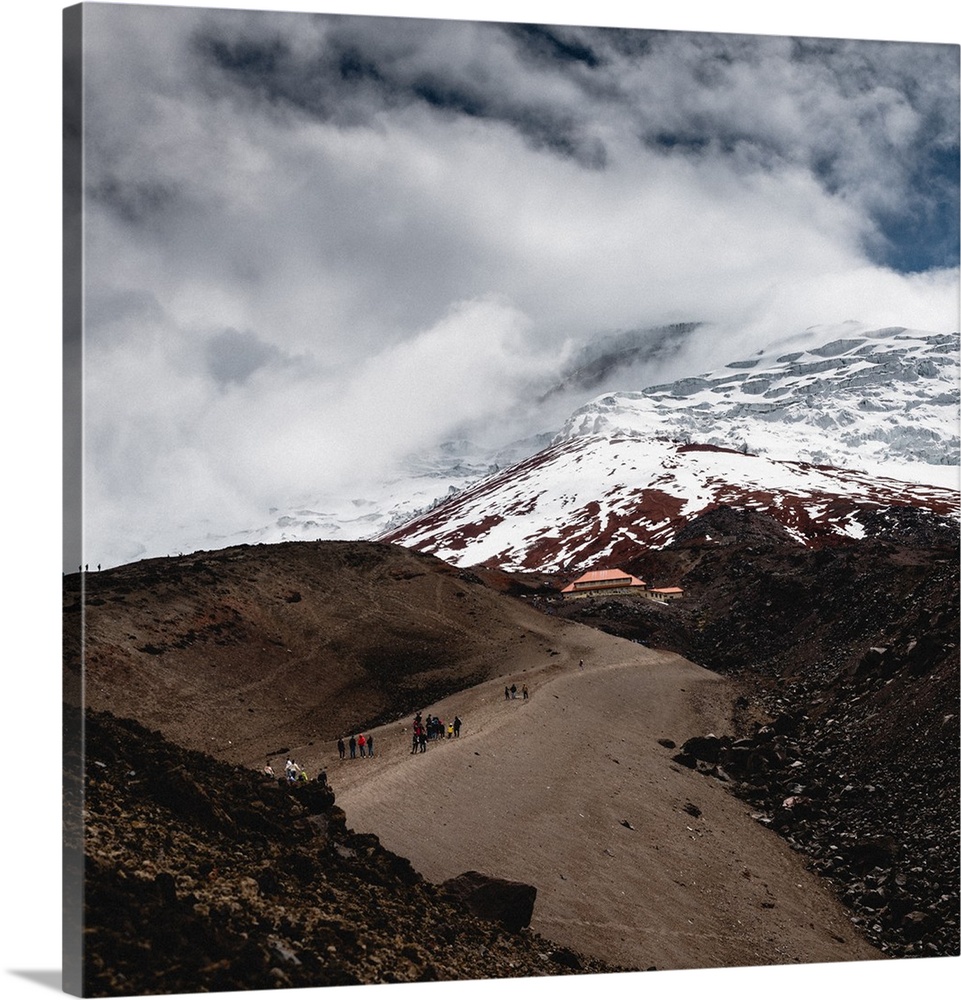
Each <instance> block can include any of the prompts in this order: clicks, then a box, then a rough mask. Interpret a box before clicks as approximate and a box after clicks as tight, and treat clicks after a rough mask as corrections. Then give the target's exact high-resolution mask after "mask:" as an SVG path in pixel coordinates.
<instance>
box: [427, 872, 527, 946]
mask: <svg viewBox="0 0 961 1000" xmlns="http://www.w3.org/2000/svg"><path fill="white" fill-rule="evenodd" d="M441 891H442V892H443V893H444V894H445V895H446V896H447V897H448V898H449V899H450V900H451V902H453V903H454V904H455V905H457V906H461V907H463V908H464V909H466V910H467V911H468V912H470V913H472V914H474V916H475V917H480V918H481V919H483V920H491V921H495V922H496V923H499V924H502V925H503V926H504V927H506V928H507V929H508V930H510V931H514V932H515V933H516V932H517V931H519V930H520V929H521V928H522V927H527V925H528V924H530V922H531V917H532V916H533V914H534V899H535V897H536V896H537V889H536V888H535V887H534V886H532V885H527V884H526V883H524V882H512V881H510V880H508V879H503V878H495V877H494V876H492V875H485V874H483V873H482V872H475V871H470V872H464V873H463V874H461V875H457V876H455V877H454V878H451V879H448V880H447V881H446V882H444V883H442V884H441Z"/></svg>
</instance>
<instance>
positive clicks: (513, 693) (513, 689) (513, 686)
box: [511, 684, 517, 698]
mask: <svg viewBox="0 0 961 1000" xmlns="http://www.w3.org/2000/svg"><path fill="white" fill-rule="evenodd" d="M511 697H512V698H516V697H517V685H516V684H511Z"/></svg>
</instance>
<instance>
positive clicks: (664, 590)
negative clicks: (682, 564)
mask: <svg viewBox="0 0 961 1000" xmlns="http://www.w3.org/2000/svg"><path fill="white" fill-rule="evenodd" d="M651 592H652V593H655V594H683V593H684V588H683V587H652V588H651Z"/></svg>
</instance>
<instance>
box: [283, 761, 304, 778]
mask: <svg viewBox="0 0 961 1000" xmlns="http://www.w3.org/2000/svg"><path fill="white" fill-rule="evenodd" d="M284 774H286V775H287V780H288V781H291V782H293V781H297V780H299V779H300V776H301V774H303V768H302V767H301V766H300V765H299V764H298V763H297V762H296V761H294V760H292V759H291V758H290V757H288V758H287V763H286V764H285V765H284ZM304 780H305V781H306V780H307V779H306V777H305V778H304Z"/></svg>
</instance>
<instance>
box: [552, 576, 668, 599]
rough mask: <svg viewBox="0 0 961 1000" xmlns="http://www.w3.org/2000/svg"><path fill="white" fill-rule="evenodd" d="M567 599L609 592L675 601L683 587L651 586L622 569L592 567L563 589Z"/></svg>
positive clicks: (598, 595) (596, 595) (597, 595)
mask: <svg viewBox="0 0 961 1000" xmlns="http://www.w3.org/2000/svg"><path fill="white" fill-rule="evenodd" d="M561 594H563V595H564V598H565V600H566V599H568V598H579V597H600V596H604V595H607V594H636V595H637V596H640V597H646V598H648V599H650V600H654V601H662V602H666V601H674V600H677V598H678V597H681V596H683V594H684V591H683V589H682V588H681V587H649V586H648V585H647V584H646V583H645V582H644V581H643V580H641V579H639V578H638V577H636V576H633V575H632V574H631V573H625V572H624V570H622V569H592V570H588V571H587V572H586V573H582V574H581V575H580V576H579V577H578V578H577V579H576V580H573V581H572V582H571V583H569V584H568V585H567V586H566V587H564V589H563V590H562V591H561Z"/></svg>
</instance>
